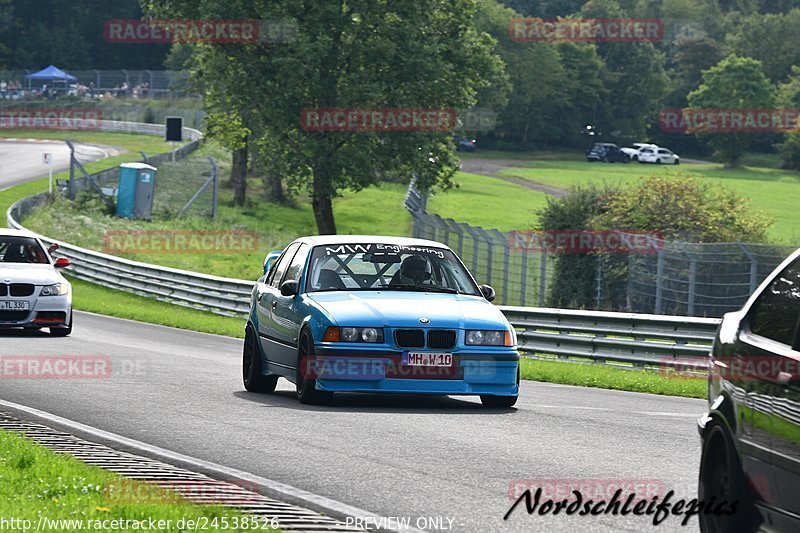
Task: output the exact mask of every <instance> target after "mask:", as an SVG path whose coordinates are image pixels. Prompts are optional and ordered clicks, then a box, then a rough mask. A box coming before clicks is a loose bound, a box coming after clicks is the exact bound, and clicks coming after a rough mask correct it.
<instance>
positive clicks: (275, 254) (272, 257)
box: [264, 250, 283, 276]
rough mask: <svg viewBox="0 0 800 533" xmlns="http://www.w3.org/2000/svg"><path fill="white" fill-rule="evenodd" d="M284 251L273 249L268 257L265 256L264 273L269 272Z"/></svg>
mask: <svg viewBox="0 0 800 533" xmlns="http://www.w3.org/2000/svg"><path fill="white" fill-rule="evenodd" d="M282 253H283V251H282V250H273V251H271V252H270V253H268V254H267V257H265V258H264V275H265V276H266V275H267V273H268V272H269V269H270V267H271V266H272V264H273V263H274V262H275V260H276V259H278V258H279V257H280V256H281V254H282Z"/></svg>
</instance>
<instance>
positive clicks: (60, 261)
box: [53, 257, 72, 268]
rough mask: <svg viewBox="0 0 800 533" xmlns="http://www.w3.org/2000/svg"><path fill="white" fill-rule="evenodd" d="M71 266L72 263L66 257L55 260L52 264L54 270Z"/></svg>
mask: <svg viewBox="0 0 800 533" xmlns="http://www.w3.org/2000/svg"><path fill="white" fill-rule="evenodd" d="M71 264H72V261H70V260H69V259H67V258H66V257H59V258H58V259H56V262H55V263H53V266H54V267H56V268H66V267H68V266H70V265H71Z"/></svg>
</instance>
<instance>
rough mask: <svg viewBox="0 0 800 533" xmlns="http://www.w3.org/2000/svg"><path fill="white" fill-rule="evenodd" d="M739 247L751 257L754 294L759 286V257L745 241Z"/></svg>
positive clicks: (751, 279)
mask: <svg viewBox="0 0 800 533" xmlns="http://www.w3.org/2000/svg"><path fill="white" fill-rule="evenodd" d="M739 248H741V250H742V252H744V254H745V255H746V256H747V258H748V259H750V293H751V294H752V293H754V292H755V290H756V288H757V287H758V257H757V256H756V255H755V254H754V253H753V252H751V251H750V249H749V248H748V247H747V246H746V245H745V244H743V243H739Z"/></svg>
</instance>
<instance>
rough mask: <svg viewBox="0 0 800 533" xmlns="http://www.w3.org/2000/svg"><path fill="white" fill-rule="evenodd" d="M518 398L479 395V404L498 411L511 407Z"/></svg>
mask: <svg viewBox="0 0 800 533" xmlns="http://www.w3.org/2000/svg"><path fill="white" fill-rule="evenodd" d="M517 398H519V396H487V395H485V394H481V403H482V404H483V406H484V407H490V408H494V409H499V408H503V407H513V405H514V404H515V403H517Z"/></svg>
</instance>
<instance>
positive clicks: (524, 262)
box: [519, 247, 528, 307]
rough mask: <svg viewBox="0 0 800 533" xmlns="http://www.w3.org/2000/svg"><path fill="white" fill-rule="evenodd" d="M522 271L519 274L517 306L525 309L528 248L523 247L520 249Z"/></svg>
mask: <svg viewBox="0 0 800 533" xmlns="http://www.w3.org/2000/svg"><path fill="white" fill-rule="evenodd" d="M521 268H522V270H521V273H520V278H519V281H520V289H521V290H520V293H521V295H520V301H519V305H520V306H522V307H525V303H526V302H527V296H528V294H527V292H528V248H527V247H524V248H523V249H522V267H521Z"/></svg>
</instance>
